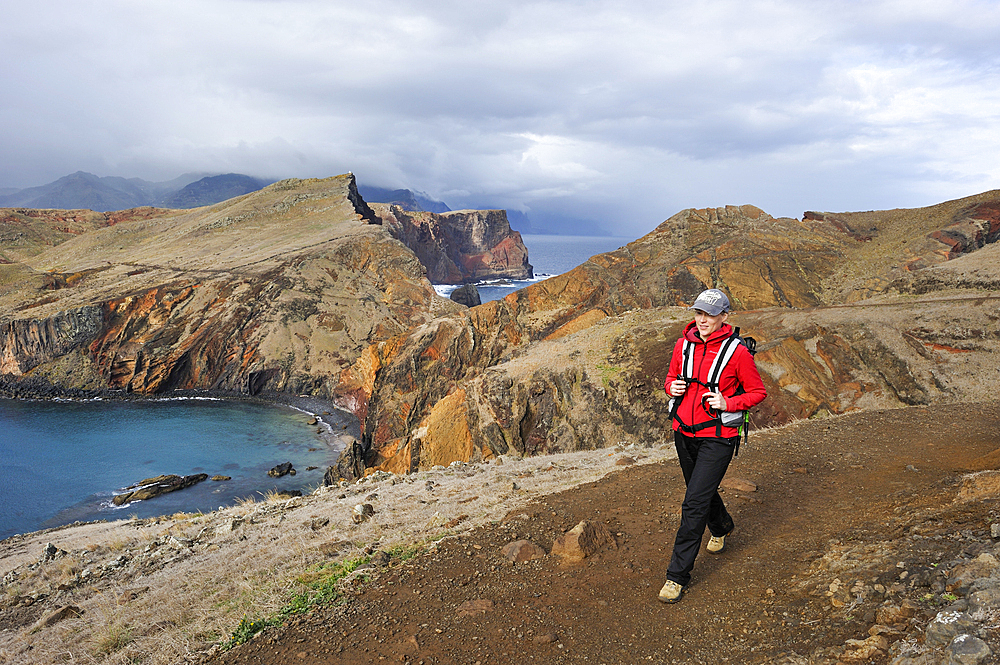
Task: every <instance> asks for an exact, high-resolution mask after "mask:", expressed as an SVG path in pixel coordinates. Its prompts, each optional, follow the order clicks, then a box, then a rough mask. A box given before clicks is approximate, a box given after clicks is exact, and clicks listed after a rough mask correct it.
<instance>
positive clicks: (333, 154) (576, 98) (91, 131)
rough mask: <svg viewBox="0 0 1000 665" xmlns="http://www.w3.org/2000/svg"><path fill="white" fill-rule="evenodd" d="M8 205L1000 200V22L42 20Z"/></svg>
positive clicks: (588, 205)
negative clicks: (150, 184)
mask: <svg viewBox="0 0 1000 665" xmlns="http://www.w3.org/2000/svg"><path fill="white" fill-rule="evenodd" d="M4 18H5V20H4V21H3V23H2V24H0V37H2V38H3V41H4V43H5V45H6V48H7V51H8V53H10V54H16V57H8V58H4V60H3V61H2V62H0V86H2V89H3V90H4V91H5V95H4V101H3V102H2V103H0V123H2V125H0V126H3V128H4V133H5V137H9V138H5V141H3V142H2V143H0V164H2V166H0V186H31V185H37V184H41V183H42V182H46V181H49V180H52V179H54V178H57V177H59V176H61V175H65V174H66V173H70V172H72V171H76V170H78V169H83V170H90V171H93V172H96V173H98V174H99V175H126V176H140V177H153V178H171V177H174V176H175V175H177V174H179V173H181V172H184V171H239V172H244V173H251V174H254V175H260V176H267V177H285V176H324V175H332V174H334V173H339V172H343V171H346V170H353V171H354V172H355V173H357V174H358V175H359V177H360V178H362V179H363V180H365V181H367V182H369V183H370V184H379V185H391V186H406V187H411V188H414V189H417V190H422V191H425V192H427V193H428V194H430V195H432V196H436V197H439V198H442V199H444V200H445V201H447V202H448V203H449V204H451V205H452V206H453V207H485V206H498V205H503V206H508V207H511V208H517V209H521V210H528V211H529V214H530V215H531V216H532V217H533V218H535V217H537V216H541V217H544V218H549V219H551V218H555V217H558V216H560V215H561V216H566V217H579V218H582V219H589V220H593V221H596V222H597V223H599V224H605V225H606V226H614V227H616V228H620V229H624V230H627V232H629V233H634V234H638V233H641V232H643V231H645V230H648V229H649V228H652V226H654V225H655V224H657V223H658V222H659V221H661V220H662V219H664V218H666V217H668V216H669V215H671V214H673V213H674V212H676V211H677V210H679V209H681V208H684V207H692V206H693V207H704V206H716V205H725V204H731V203H754V204H756V205H759V206H761V207H762V208H764V209H765V210H768V212H771V213H772V214H780V215H798V214H801V212H802V211H803V210H805V209H806V208H813V209H826V210H851V209H870V208H890V207H900V206H916V205H925V204H930V203H934V202H937V201H939V200H942V198H943V197H947V198H951V197H955V196H962V195H967V194H972V193H976V192H978V191H981V190H983V189H988V188H992V187H997V186H998V185H997V182H998V180H1000V169H998V167H997V166H996V163H997V162H996V159H995V157H994V156H995V155H996V154H997V149H998V148H1000V145H998V144H1000V123H998V120H1000V119H998V111H997V109H1000V104H998V102H1000V99H998V95H1000V93H998V92H997V91H1000V46H998V45H997V42H996V38H995V36H996V35H997V34H1000V8H998V6H997V4H996V3H993V2H977V1H973V0H950V1H933V2H931V1H928V2H913V1H912V0H905V1H903V0H898V1H897V0H891V1H881V2H870V3H867V2H866V3H860V2H858V3H843V2H832V1H831V2H822V1H820V2H808V3H804V2H797V1H795V2H793V1H791V0H770V1H752V2H737V1H735V0H714V1H708V2H699V3H680V2H662V1H660V2H642V1H639V2H629V3H621V2H585V1H582V2H581V1H568V0H567V1H558V2H557V1H549V2H537V1H521V2H519V1H517V0H510V1H508V2H498V1H492V0H486V1H484V2H479V3H461V2H433V3H432V2H418V1H415V0H413V1H410V2H405V1H403V2H399V1H396V2H387V1H385V0H381V1H380V0H375V1H373V2H367V3H357V2H345V1H342V0H341V1H310V0H284V1H281V0H274V1H268V0H199V1H198V2H195V1H193V0H173V1H171V2H166V1H151V2H144V3H134V2H126V1H124V0H120V1H113V0H96V1H95V2H91V3H76V2H48V3H44V4H41V3H35V4H28V3H22V4H19V5H17V6H12V7H10V8H9V9H7V10H5V17H4Z"/></svg>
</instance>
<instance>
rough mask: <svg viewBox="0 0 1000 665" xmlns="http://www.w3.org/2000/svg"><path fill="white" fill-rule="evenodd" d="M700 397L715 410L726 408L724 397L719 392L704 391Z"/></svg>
mask: <svg viewBox="0 0 1000 665" xmlns="http://www.w3.org/2000/svg"><path fill="white" fill-rule="evenodd" d="M702 399H704V400H705V401H706V402H708V405H709V406H710V407H712V408H713V409H716V410H717V411H725V410H726V398H725V397H723V396H722V393H721V392H714V393H705V395H704V397H702Z"/></svg>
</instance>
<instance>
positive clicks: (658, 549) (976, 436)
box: [216, 404, 1000, 665]
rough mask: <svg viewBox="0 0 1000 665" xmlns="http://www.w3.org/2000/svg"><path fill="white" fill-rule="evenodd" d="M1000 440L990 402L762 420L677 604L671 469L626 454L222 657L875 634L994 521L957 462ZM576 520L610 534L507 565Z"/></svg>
mask: <svg viewBox="0 0 1000 665" xmlns="http://www.w3.org/2000/svg"><path fill="white" fill-rule="evenodd" d="M998 449H1000V406H998V405H996V404H965V405H952V406H932V407H920V408H911V409H903V410H896V411H877V412H864V413H855V414H851V415H848V416H844V417H839V418H832V419H827V420H819V421H809V422H802V423H799V424H797V425H793V426H789V427H785V428H782V429H778V430H771V431H768V432H758V433H754V434H752V435H751V441H750V444H749V445H748V446H747V447H745V448H744V449H743V450H742V451H741V454H740V456H739V457H738V458H737V459H736V460H735V462H734V463H733V465H732V466H731V467H730V471H729V474H728V477H729V478H742V479H747V480H750V481H752V482H754V483H756V484H757V486H758V489H757V491H756V492H752V493H747V492H738V491H734V490H728V491H726V492H725V493H724V497H725V499H726V502H727V505H728V506H729V509H730V512H731V513H732V514H733V517H734V519H735V521H736V530H735V532H734V533H733V535H732V536H731V537H730V539H729V541H728V543H727V545H728V546H727V549H726V551H725V552H724V553H723V554H721V555H718V556H712V555H708V554H707V553H705V552H704V549H703V550H702V553H701V554H700V555H699V558H698V561H697V564H696V567H695V570H694V579H693V581H692V584H691V586H690V587H689V589H688V591H687V593H686V595H685V597H684V598H683V600H682V601H681V602H680V603H678V604H676V605H663V604H661V603H659V602H657V600H656V595H657V591H658V590H659V588H660V585H661V584H662V583H663V580H664V573H665V571H666V567H667V563H668V558H669V555H670V550H671V544H672V541H673V536H674V532H675V530H676V527H677V523H678V518H679V515H678V511H679V506H680V502H681V499H682V497H683V480H682V478H681V474H680V470H679V468H677V466H676V463H660V464H649V465H639V466H635V467H626V468H625V469H624V470H622V471H621V472H618V473H614V474H612V475H610V476H608V477H606V478H604V479H602V480H600V481H597V482H595V483H590V484H587V485H583V486H580V487H577V488H574V489H572V490H569V491H565V492H562V493H559V494H555V495H551V496H548V497H545V498H544V499H542V500H539V501H537V502H535V503H534V504H532V505H530V506H528V507H527V508H526V509H524V510H521V511H517V512H516V513H513V514H511V515H509V516H507V518H506V519H504V520H503V522H501V523H500V524H496V525H494V526H492V527H490V528H482V529H478V530H476V531H473V532H470V533H468V534H466V535H463V536H461V537H456V538H453V539H448V540H446V541H443V542H442V543H440V544H439V546H438V548H437V549H436V551H434V552H432V553H429V554H426V555H423V556H421V557H417V558H415V559H412V560H410V561H408V562H405V563H396V562H392V563H391V564H390V565H389V567H388V568H386V569H383V570H382V571H381V572H380V574H379V575H378V576H377V577H375V578H374V579H372V580H370V581H369V582H367V583H364V584H362V585H359V586H357V587H356V588H354V590H353V591H352V592H351V595H349V596H348V599H347V600H346V601H345V602H340V603H339V604H336V605H332V606H327V607H324V608H322V609H320V610H318V611H315V612H313V613H312V614H310V615H307V616H303V617H301V618H298V619H295V620H293V621H291V622H290V623H287V624H285V625H283V626H280V627H275V628H271V629H268V630H266V631H264V632H263V633H262V634H260V635H258V636H257V637H256V638H254V639H253V640H252V641H251V642H249V643H247V644H245V645H243V646H241V647H238V648H236V649H234V650H232V651H230V652H228V653H226V654H223V655H222V656H221V657H220V658H219V659H217V661H216V662H218V663H251V664H258V663H261V664H269V665H270V664H274V665H279V664H280V665H284V664H288V665H291V664H293V663H294V664H301V663H338V664H345V665H350V664H355V663H358V664H360V663H379V662H386V663H412V664H414V665H416V664H418V663H424V664H425V665H426V664H429V663H468V664H469V665H473V664H476V663H478V664H479V665H486V664H487V663H531V662H545V663H549V662H556V663H564V662H565V663H569V662H581V663H595V664H597V663H607V664H608V665H610V664H611V663H646V662H652V663H726V662H730V663H769V662H775V661H777V660H780V659H781V658H782V656H785V657H786V658H787V657H789V654H803V655H805V654H813V653H817V652H821V651H822V650H823V649H824V648H828V647H838V646H839V647H842V646H843V645H844V644H845V641H846V640H848V639H864V638H865V637H867V636H868V633H867V631H868V629H869V627H870V626H871V625H872V624H873V623H874V620H875V611H876V609H877V608H878V607H879V606H880V605H882V604H884V603H885V602H886V601H892V602H897V603H898V602H899V601H900V600H902V599H903V598H907V597H909V598H922V599H923V601H922V602H924V603H925V604H926V610H925V612H924V616H922V617H921V616H918V617H917V619H918V621H919V620H925V619H926V618H927V617H929V616H932V615H933V613H934V612H936V611H937V610H936V609H934V608H935V603H938V604H940V603H941V602H944V601H941V600H940V599H935V598H931V596H930V595H929V594H928V592H927V588H926V585H925V586H921V584H922V582H921V580H924V581H926V579H927V576H926V575H924V576H923V577H921V575H920V574H919V573H920V572H921V571H926V570H929V569H930V567H931V566H933V565H936V564H937V563H938V562H947V561H949V560H952V559H954V558H955V557H957V556H959V555H961V554H962V553H963V549H965V550H967V549H968V548H969V547H970V545H969V543H970V542H972V541H975V540H977V539H978V540H979V541H982V539H987V540H988V539H989V533H990V523H991V521H993V520H994V519H995V515H994V513H993V512H992V511H993V509H994V508H995V502H996V499H995V498H990V499H988V500H983V501H976V502H973V503H967V504H958V503H955V502H954V501H953V500H954V498H955V495H956V492H957V489H958V486H959V484H960V483H959V480H960V478H961V476H962V475H963V474H965V473H968V472H972V471H979V470H983V469H992V468H997V466H998V464H997V463H998V462H1000V451H998ZM583 519H591V520H599V521H601V522H604V523H605V524H606V525H607V527H608V528H609V529H610V530H611V532H612V533H613V534H615V537H616V540H617V548H616V549H613V548H608V549H605V550H604V551H602V552H601V553H599V554H597V555H595V556H593V557H591V558H588V559H585V560H584V561H583V562H582V563H579V564H575V565H563V564H561V562H560V561H559V560H558V558H557V557H552V556H548V557H545V558H544V559H540V560H536V561H532V562H529V563H520V564H511V563H509V562H507V560H506V559H505V558H504V557H503V556H502V554H501V548H502V547H503V546H504V545H505V544H507V543H508V542H510V541H513V540H516V539H518V538H527V539H529V540H532V541H534V542H536V543H538V544H539V545H541V546H542V547H544V548H545V549H546V551H548V550H549V549H550V548H551V546H552V541H553V540H554V539H555V538H556V537H557V536H559V535H561V534H562V533H564V532H565V531H567V530H568V529H570V528H571V527H573V526H574V525H575V524H577V523H578V522H580V521H581V520H583ZM921 534H924V535H921ZM963 534H964V535H963ZM966 554H968V552H966ZM831 561H837V562H839V563H838V564H837V566H839V568H838V570H834V569H833V567H832V564H830V562H831ZM904 570H905V571H907V573H908V574H907V575H902V579H900V578H901V571H904ZM834 578H837V579H840V580H841V582H843V583H844V584H845V585H852V584H855V583H856V582H859V581H860V582H861V583H863V584H865V585H867V587H868V589H871V588H873V587H874V588H875V589H882V591H872V592H870V593H869V592H865V593H859V598H858V599H857V600H855V602H852V603H848V604H846V605H845V603H843V602H841V603H839V605H840V606H839V607H838V606H837V605H838V603H836V599H831V598H830V597H828V594H827V593H824V591H825V590H826V589H827V588H828V586H829V584H830V583H831V582H832V581H833V579H834ZM857 588H858V589H860V586H858V587H857ZM861 596H864V598H863V599H861ZM468 601H480V602H479V603H473V604H467V605H464V606H463V604H466V603H468ZM914 623H916V622H914ZM897 639H898V637H897ZM887 659H888V658H887V656H886V655H885V654H884V653H881V655H879V654H876V655H875V657H874V658H873V659H871V660H867V661H865V662H877V663H878V662H886V661H887ZM788 662H791V661H788ZM803 662H804V661H803Z"/></svg>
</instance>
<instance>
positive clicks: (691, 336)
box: [663, 321, 767, 437]
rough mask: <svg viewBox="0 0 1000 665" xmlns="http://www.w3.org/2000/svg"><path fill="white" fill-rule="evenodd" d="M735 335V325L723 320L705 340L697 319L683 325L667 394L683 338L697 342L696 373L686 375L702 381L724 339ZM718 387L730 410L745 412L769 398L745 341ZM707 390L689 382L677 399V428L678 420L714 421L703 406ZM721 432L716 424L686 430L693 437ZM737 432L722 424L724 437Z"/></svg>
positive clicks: (679, 361) (679, 366)
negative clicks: (697, 324) (700, 332)
mask: <svg viewBox="0 0 1000 665" xmlns="http://www.w3.org/2000/svg"><path fill="white" fill-rule="evenodd" d="M732 334H733V327H732V326H731V325H729V324H728V323H724V324H722V327H721V328H719V329H718V330H716V331H715V332H714V333H712V334H711V335H709V337H708V341H707V342H706V341H705V340H703V339H702V338H701V335H700V334H699V333H698V327H697V326H696V325H695V323H694V321H692V322H691V323H689V324H688V325H687V327H686V328H684V335H683V336H682V337H681V339H678V340H677V343H676V344H675V345H674V354H673V356H671V358H670V370H669V371H668V372H667V380H666V381H665V382H664V384H663V388H664V390H666V391H667V395H670V384H671V382H673V380H674V379H676V378H677V376H678V375H679V374H680V373H681V369H682V363H683V357H682V354H683V348H684V339H687V340H688V341H690V342H693V343H694V344H695V347H694V349H693V352H694V357H693V360H694V363H693V365H694V376H693V377H685V378H695V379H698V380H699V381H702V382H708V371H709V368H711V366H712V361H714V360H715V356H716V355H717V354H718V353H719V348H720V347H721V346H722V342H723V341H725V340H726V338H728V337H729V336H730V335H732ZM741 385H742V386H743V390H744V392H743V393H741V394H739V395H737V394H736V389H737V388H738V387H739V386H741ZM719 389H720V390H721V391H722V396H723V397H725V398H726V410H727V411H745V410H747V409H749V408H750V407H752V406H754V405H755V404H759V403H760V402H761V401H763V399H764V398H765V397H767V390H766V389H765V388H764V383H763V381H761V380H760V374H759V373H758V372H757V365H756V364H755V363H754V360H753V356H752V355H750V352H749V351H747V349H746V347H744V346H743V345H742V344H740V345H739V347H738V348H737V349H736V353H734V354H733V357H732V358H731V359H730V360H729V362H728V363H727V364H726V367H725V368H724V369H723V370H722V374H721V376H720V377H719ZM707 392H708V389H707V388H705V386H702V385H700V384H698V383H689V384H688V389H687V392H685V393H684V394H683V395H682V396H680V397H678V398H677V399H679V400H681V403H680V405H679V406H678V408H677V416H676V418H674V421H673V427H674V430H679V429H680V425H679V424H678V422H677V420H678V419H680V420H681V421H683V422H684V424H685V425H689V426H693V425H698V424H701V423H705V422H708V421H710V420H712V416H710V415H709V413H708V411H707V410H706V409H705V408H703V407H702V395H704V394H705V393H707ZM718 431H719V430H717V429H716V428H715V427H706V428H705V429H702V430H698V431H697V432H694V433H692V432H685V433H686V434H689V435H692V436H719V434H718ZM738 435H739V431H738V430H737V429H736V428H735V427H723V428H722V429H721V436H723V437H734V436H738Z"/></svg>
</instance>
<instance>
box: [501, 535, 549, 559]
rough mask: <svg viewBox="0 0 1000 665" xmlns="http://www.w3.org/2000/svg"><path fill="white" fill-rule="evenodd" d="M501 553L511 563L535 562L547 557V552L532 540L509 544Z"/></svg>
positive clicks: (516, 541)
mask: <svg viewBox="0 0 1000 665" xmlns="http://www.w3.org/2000/svg"><path fill="white" fill-rule="evenodd" d="M501 552H502V553H503V555H504V556H505V557H507V560H508V561H510V562H511V563H521V562H524V561H534V560H535V559H542V558H544V557H545V550H544V549H542V548H541V547H539V546H538V545H536V544H535V543H533V542H531V541H530V540H515V541H514V542H512V543H507V544H506V545H504V546H503V549H502V550H501Z"/></svg>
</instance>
